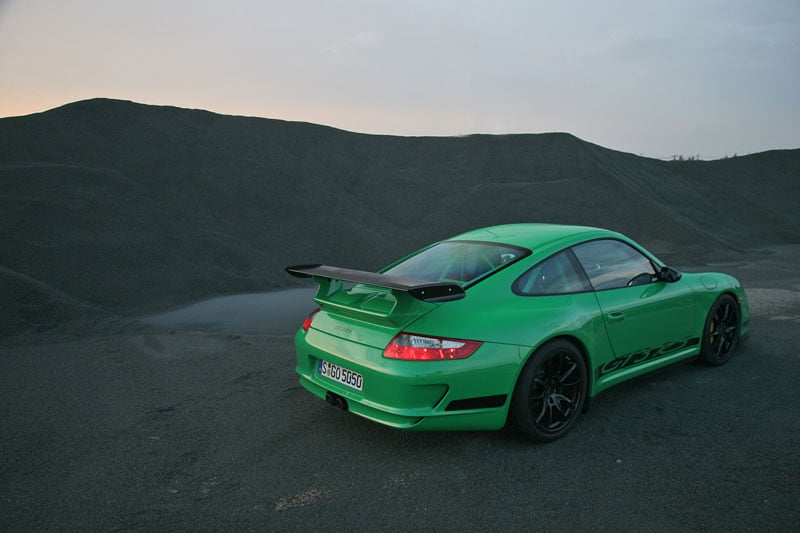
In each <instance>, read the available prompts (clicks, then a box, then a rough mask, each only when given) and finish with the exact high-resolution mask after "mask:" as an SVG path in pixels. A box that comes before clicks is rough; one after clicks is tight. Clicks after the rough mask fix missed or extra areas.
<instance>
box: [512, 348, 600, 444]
mask: <svg viewBox="0 0 800 533" xmlns="http://www.w3.org/2000/svg"><path fill="white" fill-rule="evenodd" d="M587 381H588V380H587V373H586V363H585V362H584V360H583V356H582V355H581V353H580V351H579V350H578V349H577V348H576V347H575V346H574V345H573V344H572V343H570V342H567V341H565V340H556V341H553V342H549V343H547V344H545V345H544V346H542V347H541V348H539V349H538V350H536V352H535V353H534V354H533V355H532V356H531V357H530V359H528V362H527V363H526V364H525V368H523V370H522V374H520V377H519V381H517V385H516V387H515V388H514V396H513V398H512V405H511V408H512V411H511V416H512V417H513V421H514V422H515V423H516V425H517V427H518V428H519V430H520V431H521V432H522V433H524V434H525V435H527V436H528V437H529V438H531V439H532V440H536V441H541V442H550V441H554V440H556V439H558V438H561V437H563V436H564V435H565V434H566V433H567V432H568V431H569V429H570V428H571V427H572V425H573V424H574V423H575V420H576V419H577V418H578V415H579V414H580V412H581V408H582V407H583V403H584V400H585V399H586V389H587Z"/></svg>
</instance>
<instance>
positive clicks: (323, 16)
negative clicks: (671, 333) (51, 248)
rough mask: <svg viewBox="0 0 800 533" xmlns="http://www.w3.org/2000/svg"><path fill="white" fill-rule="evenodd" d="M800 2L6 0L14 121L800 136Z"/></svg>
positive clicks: (726, 145) (666, 137)
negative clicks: (120, 104)
mask: <svg viewBox="0 0 800 533" xmlns="http://www.w3.org/2000/svg"><path fill="white" fill-rule="evenodd" d="M799 66H800V4H798V3H796V2H793V1H777V0H771V1H767V2H760V3H758V4H753V3H751V2H746V1H732V2H706V3H702V4H697V3H694V2H689V1H685V0H681V1H670V2H668V1H657V2H650V3H647V4H642V3H640V2H635V1H632V0H625V1H623V0H615V1H610V2H605V3H602V4H591V5H581V6H575V5H571V4H564V5H551V4H544V3H539V2H493V3H481V2H455V1H447V2H436V3H429V2H416V1H414V2H404V3H402V4H397V3H393V2H381V1H377V2H360V1H359V2H348V3H347V4H346V5H334V4H329V3H325V2H320V1H313V2H303V3H299V4H284V3H277V2H255V1H239V2H234V3H231V4H225V5H222V4H218V3H211V2H183V1H172V2H166V3H165V2H155V1H151V0H148V1H144V2H136V3H108V2H102V1H100V0H87V1H84V2H81V3H78V4H76V3H63V2H57V1H55V0H42V1H39V2H22V1H19V0H0V77H2V79H3V80H4V83H3V84H0V117H8V116H19V115H27V114H31V113H37V112H41V111H45V110H47V109H52V108H55V107H59V106H61V105H64V104H67V103H71V102H74V101H78V100H85V99H89V98H95V97H100V98H115V99H122V100H132V101H135V102H139V103H144V104H153V105H171V106H177V107H184V108H198V109H206V110H209V111H212V112H216V113H221V114H230V115H244V116H257V117H264V118H276V119H283V120H290V121H300V122H311V123H316V124H323V125H328V126H333V127H336V128H339V129H343V130H347V131H353V132H359V133H370V134H390V135H402V136H458V135H468V134H473V133H487V134H510V133H545V132H568V133H571V134H573V135H576V136H578V137H580V138H582V139H585V140H588V141H591V142H593V143H597V144H600V145H602V146H606V147H609V148H613V149H616V150H621V151H625V152H631V153H635V154H639V155H644V156H648V157H656V158H662V159H668V158H670V157H671V156H673V155H678V154H681V155H684V156H695V155H700V156H701V158H703V159H717V158H720V157H724V156H726V155H727V156H731V155H734V154H735V153H736V154H739V155H743V154H748V153H755V152H760V151H764V150H771V149H786V148H798V147H800V92H799V91H797V89H796V88H797V86H799V85H800V68H798V67H799Z"/></svg>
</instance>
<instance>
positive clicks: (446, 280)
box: [286, 224, 750, 441]
mask: <svg viewBox="0 0 800 533" xmlns="http://www.w3.org/2000/svg"><path fill="white" fill-rule="evenodd" d="M286 270H287V272H289V273H290V274H292V275H294V276H299V277H310V278H313V279H314V280H315V281H316V282H317V283H318V284H319V288H318V291H317V294H316V297H315V301H316V302H317V304H318V305H319V308H318V309H317V310H316V311H315V312H314V313H312V314H311V315H310V316H309V317H308V318H307V319H306V320H305V322H304V323H303V325H302V327H301V328H300V329H299V330H298V332H297V334H296V337H295V346H296V351H297V367H296V371H297V374H298V375H299V379H300V383H301V384H302V386H303V387H305V388H306V389H307V390H309V391H310V392H312V393H313V394H315V395H317V396H319V397H320V398H324V399H326V400H327V401H328V403H330V404H331V405H334V406H336V407H339V408H341V409H345V410H349V411H350V412H352V413H355V414H357V415H360V416H362V417H365V418H368V419H371V420H373V421H376V422H379V423H382V424H386V425H388V426H392V427H395V428H402V429H410V430H491V429H499V428H501V427H503V426H504V425H506V423H507V422H512V423H513V424H514V425H516V427H517V428H519V430H521V431H522V432H523V433H525V434H526V435H528V436H529V437H531V438H532V439H534V440H538V441H552V440H555V439H557V438H559V437H562V436H563V435H564V434H566V433H567V432H568V431H569V429H570V428H571V427H572V425H573V424H574V423H575V420H576V418H577V417H578V415H579V414H580V413H581V412H582V411H583V410H585V409H586V407H587V406H588V402H589V400H590V399H591V398H592V397H594V396H596V395H597V394H598V393H600V392H601V391H603V390H605V389H607V388H608V387H611V386H612V385H615V384H618V383H620V382H622V381H625V380H627V379H630V378H633V377H636V376H639V375H642V374H644V373H647V372H651V371H653V370H655V369H658V368H661V367H663V366H665V365H669V364H672V363H675V362H678V361H682V360H685V359H690V358H697V357H699V358H701V359H702V360H703V361H705V362H706V363H708V364H710V365H721V364H723V363H725V362H727V361H728V360H729V359H730V358H731V356H732V355H733V353H734V351H735V350H736V347H737V344H738V343H739V340H740V338H742V337H743V336H744V335H746V334H747V331H748V322H749V316H750V310H749V306H748V301H747V295H746V294H745V291H744V289H743V288H742V286H741V284H740V283H739V282H738V281H737V280H736V279H735V278H733V277H731V276H728V275H725V274H720V273H703V274H688V273H686V274H682V273H680V272H678V271H676V270H674V269H672V268H670V267H667V266H666V265H664V263H662V262H661V261H659V260H658V259H657V258H656V257H655V256H654V255H652V254H650V253H649V252H648V251H647V250H645V249H644V248H643V247H641V246H640V245H638V244H637V243H635V242H634V241H632V240H631V239H629V238H627V237H625V236H624V235H621V234H619V233H615V232H612V231H608V230H604V229H598V228H589V227H579V226H563V225H551V224H512V225H503V226H495V227H490V228H484V229H478V230H474V231H470V232H468V233H464V234H462V235H458V236H456V237H452V238H450V239H447V240H444V241H441V242H438V243H435V244H432V245H430V246H428V247H426V248H423V249H422V250H419V251H417V252H415V253H413V254H411V255H409V256H407V257H405V258H403V259H400V260H399V261H397V262H395V263H393V264H391V265H389V266H388V267H386V268H384V269H383V270H381V271H380V272H377V273H374V272H365V271H361V270H352V269H345V268H337V267H331V266H325V265H302V266H292V267H287V269H286Z"/></svg>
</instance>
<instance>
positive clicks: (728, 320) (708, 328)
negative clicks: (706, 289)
mask: <svg viewBox="0 0 800 533" xmlns="http://www.w3.org/2000/svg"><path fill="white" fill-rule="evenodd" d="M740 325H741V321H740V318H739V306H738V305H737V304H736V300H734V299H733V297H732V296H731V295H730V294H723V295H722V296H720V297H719V298H717V300H716V301H715V302H714V305H712V306H711V310H710V311H709V312H708V318H706V324H705V328H704V329H703V341H702V346H701V349H700V354H701V356H702V358H703V361H705V362H706V363H708V364H709V365H712V366H719V365H722V364H725V363H727V362H728V360H729V359H730V358H731V356H732V355H733V352H734V351H735V350H736V345H737V344H738V343H739V326H740Z"/></svg>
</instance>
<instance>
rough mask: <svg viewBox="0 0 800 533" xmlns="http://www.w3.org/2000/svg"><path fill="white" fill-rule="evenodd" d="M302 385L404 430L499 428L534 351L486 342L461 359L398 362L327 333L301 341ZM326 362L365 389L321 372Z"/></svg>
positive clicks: (300, 335) (299, 368) (299, 369)
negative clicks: (523, 366)
mask: <svg viewBox="0 0 800 533" xmlns="http://www.w3.org/2000/svg"><path fill="white" fill-rule="evenodd" d="M295 345H296V349H297V368H296V371H297V374H298V376H299V379H300V384H301V385H302V386H303V387H304V388H305V389H306V390H308V391H310V392H311V393H313V394H314V395H316V396H317V397H319V398H322V399H324V398H325V396H326V394H327V393H328V392H329V391H330V392H332V393H334V394H337V395H339V396H341V397H343V398H344V399H345V400H346V401H347V404H348V408H349V410H350V411H351V412H353V413H354V414H356V415H359V416H362V417H364V418H367V419H369V420H372V421H375V422H378V423H380V424H384V425H387V426H391V427H394V428H398V429H406V430H417V431H441V430H494V429H499V428H501V427H503V426H504V425H505V422H506V417H507V414H508V406H509V402H510V400H511V393H512V391H513V388H514V384H515V383H516V379H517V374H518V372H519V369H520V366H521V365H520V363H521V361H522V357H523V355H524V354H525V353H527V350H528V348H525V347H518V346H511V345H503V344H489V343H485V344H484V345H483V346H481V347H480V348H479V349H478V351H477V352H475V354H473V355H472V356H471V357H469V358H467V359H462V360H457V361H397V360H392V359H387V358H385V357H383V354H382V350H379V349H377V348H372V347H369V346H364V345H362V344H358V343H354V342H349V341H345V340H342V339H340V338H338V337H334V336H331V335H328V334H326V333H323V332H320V331H316V330H314V329H311V330H309V332H308V334H306V333H304V332H302V331H300V332H298V334H297V336H296V338H295ZM320 360H324V361H328V362H330V363H334V364H336V365H339V366H341V367H343V368H346V369H348V370H351V371H353V372H358V373H359V374H361V375H362V376H363V390H361V391H358V390H355V389H353V388H350V387H348V386H346V385H343V384H341V383H338V382H336V381H333V380H331V379H328V378H326V377H323V376H321V375H319V373H318V372H317V365H318V363H319V361H320Z"/></svg>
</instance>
